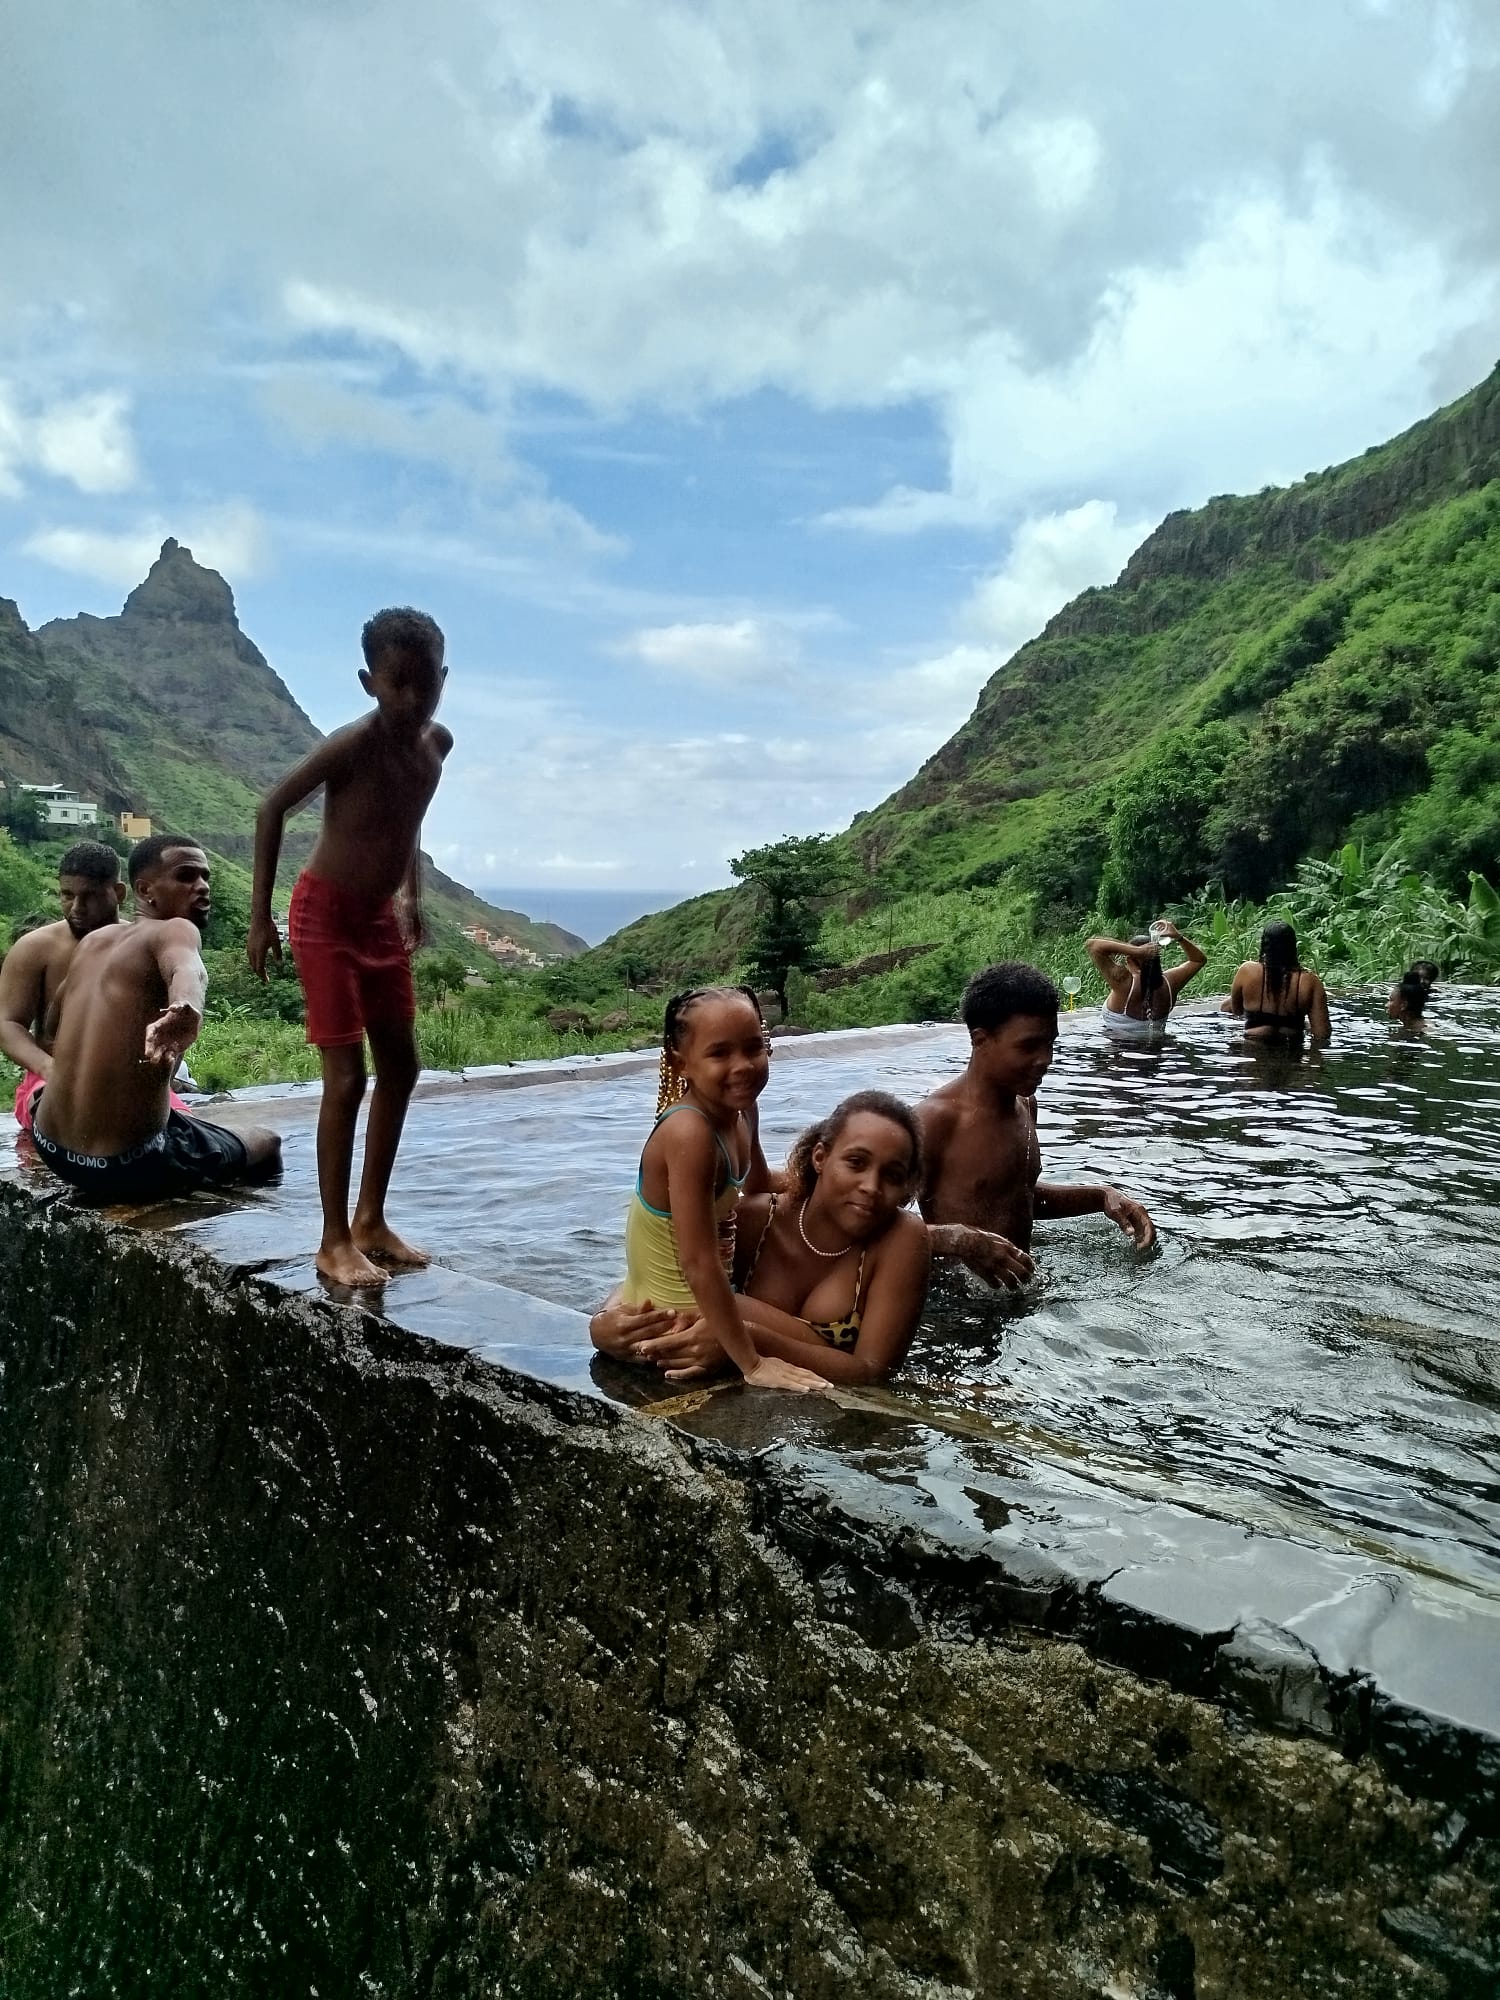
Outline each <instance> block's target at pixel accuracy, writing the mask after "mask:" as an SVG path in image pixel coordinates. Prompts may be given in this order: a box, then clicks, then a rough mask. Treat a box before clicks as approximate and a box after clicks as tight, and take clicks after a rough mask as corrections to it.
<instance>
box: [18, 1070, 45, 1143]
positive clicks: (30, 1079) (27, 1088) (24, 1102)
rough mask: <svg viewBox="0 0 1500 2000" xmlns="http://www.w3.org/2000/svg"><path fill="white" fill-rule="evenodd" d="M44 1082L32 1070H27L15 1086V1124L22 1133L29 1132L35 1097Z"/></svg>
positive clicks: (34, 1108)
mask: <svg viewBox="0 0 1500 2000" xmlns="http://www.w3.org/2000/svg"><path fill="white" fill-rule="evenodd" d="M46 1081H47V1079H46V1078H45V1077H44V1076H38V1075H37V1073H36V1071H35V1070H34V1069H29V1070H27V1072H26V1074H25V1075H24V1076H23V1077H22V1078H21V1081H20V1082H19V1083H18V1084H17V1085H16V1123H17V1124H18V1125H19V1126H20V1128H21V1130H22V1131H23V1132H29V1131H30V1130H31V1121H32V1119H33V1117H34V1116H35V1115H36V1100H37V1095H38V1093H39V1092H40V1090H41V1088H42V1086H43V1084H44V1083H45V1082H46Z"/></svg>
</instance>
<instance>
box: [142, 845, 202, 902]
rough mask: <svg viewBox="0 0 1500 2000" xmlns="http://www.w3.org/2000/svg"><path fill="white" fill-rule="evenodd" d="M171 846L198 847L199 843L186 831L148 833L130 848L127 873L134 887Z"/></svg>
mask: <svg viewBox="0 0 1500 2000" xmlns="http://www.w3.org/2000/svg"><path fill="white" fill-rule="evenodd" d="M169 847H191V848H195V849H196V848H197V847H198V843H197V841H196V840H190V839H189V838H188V836H187V835H186V834H185V833H148V834H147V835H146V838H145V839H144V840H138V841H137V842H136V844H135V846H134V847H132V848H131V850H130V860H129V862H128V864H127V866H126V874H127V875H128V876H129V878H130V886H131V888H132V889H133V888H134V887H135V885H136V883H137V882H139V881H140V879H141V877H142V876H143V875H149V874H150V873H151V871H152V869H153V868H154V867H155V866H156V864H157V862H158V861H160V860H161V858H162V856H163V855H164V854H165V853H166V851H167V849H168V848H169ZM200 851H201V850H200Z"/></svg>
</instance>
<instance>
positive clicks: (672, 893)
mask: <svg viewBox="0 0 1500 2000" xmlns="http://www.w3.org/2000/svg"><path fill="white" fill-rule="evenodd" d="M474 893H475V895H476V896H482V897H483V898H484V900H485V902H487V903H493V904H495V905H496V907H497V908H499V909H502V910H517V911H519V912H520V914H521V915H522V916H523V917H530V918H531V920H532V922H533V923H537V924H560V925H561V926H562V928H563V929H564V930H565V931H571V932H572V933H573V935H574V936H575V937H581V938H582V939H583V940H584V941H585V943H587V944H602V943H603V942H604V940H605V939H606V938H607V937H611V936H613V934H614V933H615V932H616V931H618V930H623V929H624V927H625V925H626V924H631V923H634V922H635V920H636V918H637V917H644V916H648V915H649V914H650V913H651V912H652V911H653V910H668V909H670V908H671V907H672V905H673V904H674V903H681V902H685V901H686V899H687V898H688V897H689V896H695V895H701V894H702V893H703V892H702V891H701V890H698V889H686V890H683V889H553V888H545V889H541V888H536V887H531V888H521V889H514V888H493V887H490V888H476V889H475V891H474Z"/></svg>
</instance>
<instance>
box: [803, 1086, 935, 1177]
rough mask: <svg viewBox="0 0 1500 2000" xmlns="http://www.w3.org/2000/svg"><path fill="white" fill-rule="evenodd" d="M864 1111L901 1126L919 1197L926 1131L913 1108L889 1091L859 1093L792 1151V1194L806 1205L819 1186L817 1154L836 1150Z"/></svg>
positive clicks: (813, 1128)
mask: <svg viewBox="0 0 1500 2000" xmlns="http://www.w3.org/2000/svg"><path fill="white" fill-rule="evenodd" d="M862 1111H869V1112H873V1113H874V1115H875V1116H876V1117H877V1118H886V1119H889V1120H890V1122H891V1124H892V1125H899V1126H900V1127H901V1130H902V1131H903V1132H904V1133H905V1134H906V1136H907V1138H908V1139H910V1140H911V1173H910V1176H909V1185H910V1187H911V1190H912V1193H913V1194H915V1192H916V1191H917V1189H918V1188H919V1187H920V1186H921V1185H922V1166H923V1159H922V1127H921V1126H920V1125H919V1124H918V1122H917V1114H916V1112H915V1111H913V1110H912V1108H911V1106H910V1105H909V1104H903V1103H902V1102H901V1099H900V1098H899V1097H892V1096H891V1094H890V1092H889V1091H888V1090H857V1091H855V1093H854V1095H853V1096H852V1097H846V1098H845V1099H844V1101H843V1103H842V1104H836V1105H835V1106H834V1107H833V1109H832V1111H830V1112H829V1114H828V1116H827V1117H826V1118H821V1119H819V1121H818V1123H817V1124H816V1125H809V1126H808V1128H807V1130H806V1131H805V1132H800V1133H799V1134H798V1135H797V1137H796V1139H795V1140H794V1141H793V1142H792V1150H791V1151H790V1152H789V1153H788V1154H787V1156H786V1187H787V1193H788V1194H795V1195H800V1196H801V1197H802V1199H803V1200H804V1201H806V1200H807V1198H808V1196H809V1195H810V1194H811V1193H812V1191H813V1189H814V1188H815V1187H816V1186H817V1182H818V1176H817V1174H816V1173H815V1172H814V1170H813V1163H812V1156H813V1153H814V1150H815V1149H816V1148H817V1147H819V1146H832V1145H833V1144H834V1143H835V1142H836V1141H837V1139H838V1136H839V1134H840V1133H841V1132H842V1131H843V1129H844V1127H845V1126H846V1125H847V1124H848V1123H849V1120H850V1119H851V1118H857V1117H858V1116H859V1114H860V1112H862Z"/></svg>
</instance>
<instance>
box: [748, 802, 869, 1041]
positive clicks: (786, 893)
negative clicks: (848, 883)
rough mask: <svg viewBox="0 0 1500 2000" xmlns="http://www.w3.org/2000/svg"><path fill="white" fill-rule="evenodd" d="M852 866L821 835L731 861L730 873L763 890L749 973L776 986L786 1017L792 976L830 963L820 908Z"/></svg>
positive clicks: (753, 931)
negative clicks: (820, 939) (824, 947)
mask: <svg viewBox="0 0 1500 2000" xmlns="http://www.w3.org/2000/svg"><path fill="white" fill-rule="evenodd" d="M847 870H848V864H847V863H846V862H845V861H844V859H843V857H842V856H841V855H840V853H839V852H838V850H837V849H836V848H835V846H834V844H833V842H832V841H831V840H830V839H829V838H828V836H827V835H826V834H821V833H817V834H812V835H810V836H804V837H800V838H799V837H797V836H793V837H792V838H790V839H787V840H776V841H772V842H771V843H770V844H769V845H768V846H765V847H752V848H749V849H747V850H746V852H745V853H743V854H741V855H738V856H737V857H736V858H735V859H734V860H733V861H731V862H730V864H729V872H730V874H731V875H734V876H736V877H737V878H738V879H739V880H740V881H741V882H748V883H751V884H752V885H753V886H754V888H755V889H756V890H757V891H758V894H759V901H760V907H759V909H758V910H757V911H756V915H755V922H754V925H753V927H752V929H751V932H750V937H749V941H748V945H747V950H746V963H745V972H746V977H747V978H748V979H750V980H753V981H754V982H755V983H756V984H757V985H763V986H768V987H769V988H770V989H771V991H772V992H773V993H774V994H775V995H776V999H777V1003H778V1005H779V1006H780V1008H781V1012H782V1014H783V1016H785V1014H786V1012H787V976H788V974H789V973H793V972H801V973H808V972H817V971H820V970H821V969H822V967H823V966H825V965H826V964H827V962H828V961H827V960H826V959H825V958H824V956H823V952H822V948H821V946H820V945H819V943H818V934H819V932H820V931H821V929H822V926H823V919H822V914H821V909H820V907H819V906H820V903H821V901H823V900H826V898H827V897H828V895H829V894H830V892H831V891H832V890H834V889H836V888H837V887H839V886H840V884H841V882H842V881H843V880H844V879H845V878H846V876H847Z"/></svg>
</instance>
